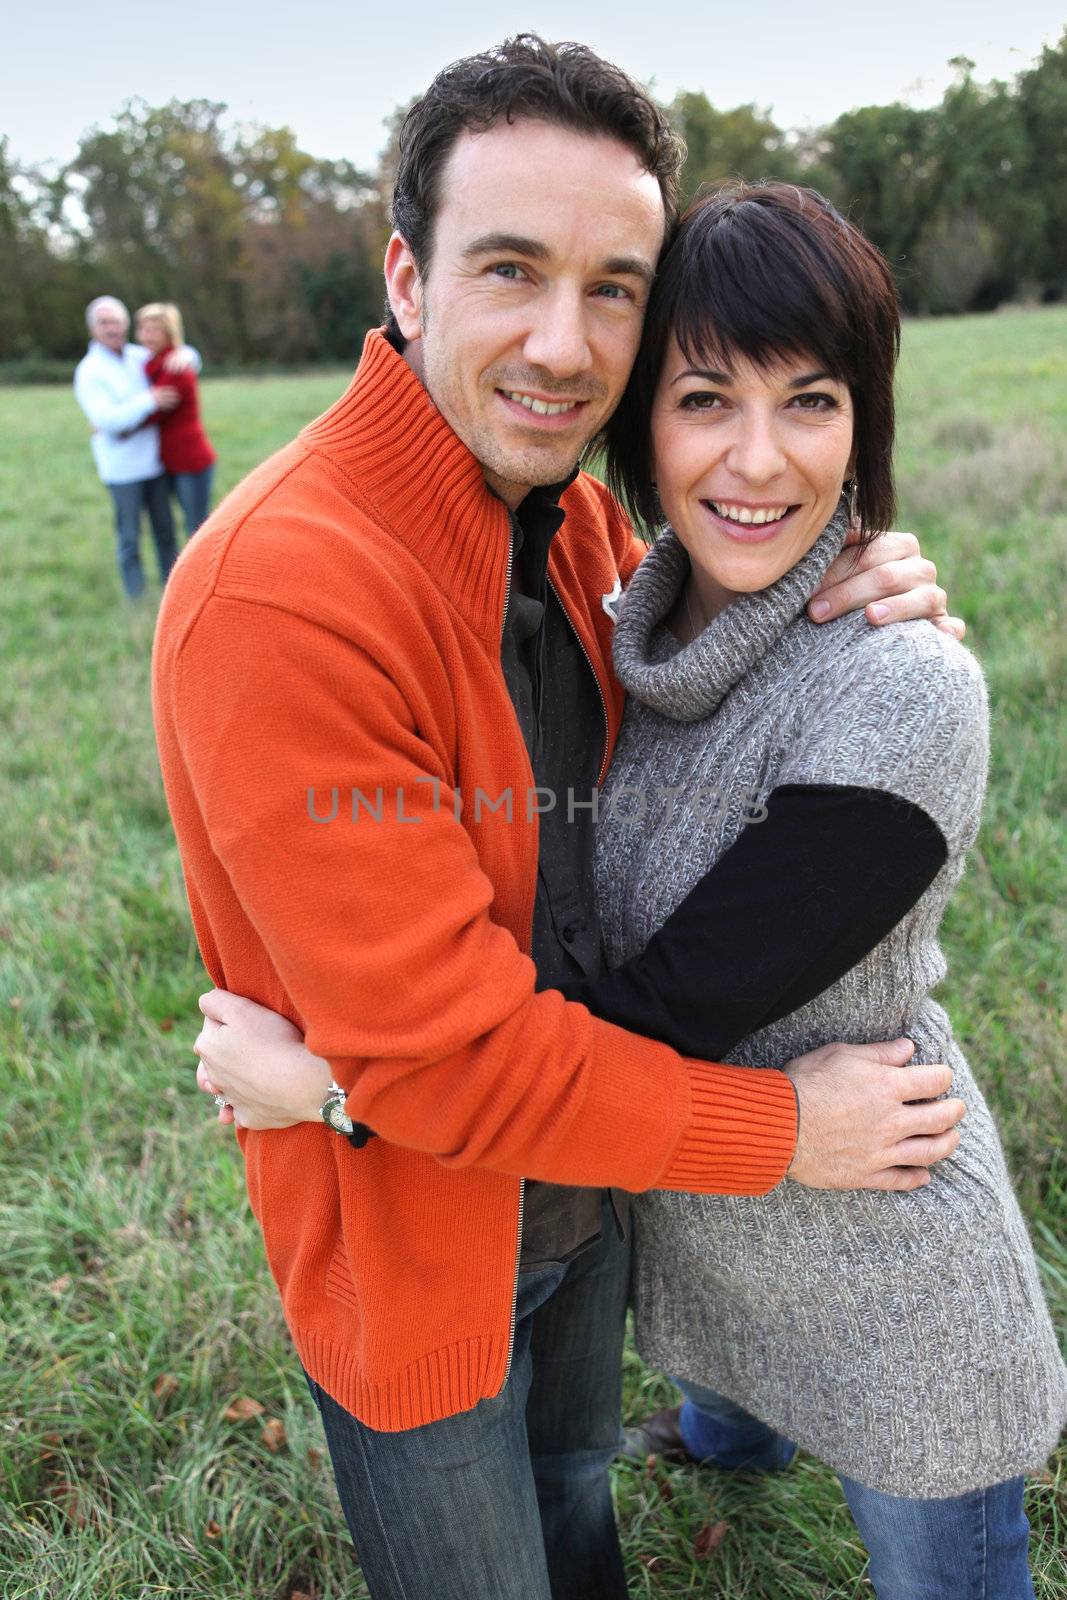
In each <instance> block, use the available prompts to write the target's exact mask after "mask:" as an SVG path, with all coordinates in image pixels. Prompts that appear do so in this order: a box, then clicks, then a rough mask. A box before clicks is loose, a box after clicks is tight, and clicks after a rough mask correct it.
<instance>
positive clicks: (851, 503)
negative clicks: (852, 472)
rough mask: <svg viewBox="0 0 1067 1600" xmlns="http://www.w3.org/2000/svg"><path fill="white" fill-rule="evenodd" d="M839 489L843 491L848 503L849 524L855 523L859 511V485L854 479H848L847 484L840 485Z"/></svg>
mask: <svg viewBox="0 0 1067 1600" xmlns="http://www.w3.org/2000/svg"><path fill="white" fill-rule="evenodd" d="M841 487H842V489H843V491H844V494H845V499H846V500H847V501H848V515H849V520H850V521H851V522H855V520H856V516H857V513H858V510H859V498H860V492H859V485H858V484H857V482H856V480H855V478H849V480H848V482H847V483H844V484H842V486H841Z"/></svg>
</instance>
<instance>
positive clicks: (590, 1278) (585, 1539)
mask: <svg viewBox="0 0 1067 1600" xmlns="http://www.w3.org/2000/svg"><path fill="white" fill-rule="evenodd" d="M602 1229H603V1231H602V1237H601V1239H600V1241H599V1243H598V1244H596V1245H592V1246H590V1247H589V1248H588V1249H587V1250H585V1251H583V1252H582V1253H581V1255H579V1256H577V1257H576V1258H575V1259H574V1260H573V1261H571V1262H570V1263H568V1264H567V1265H561V1264H559V1263H555V1264H552V1265H550V1266H546V1267H543V1268H540V1269H538V1270H536V1271H533V1272H528V1273H523V1274H521V1276H520V1278H519V1293H518V1305H517V1316H516V1324H515V1349H514V1355H513V1357H512V1363H511V1372H510V1375H509V1377H508V1380H507V1383H506V1384H505V1385H504V1388H503V1390H502V1391H501V1393H500V1394H498V1395H496V1396H494V1397H493V1398H492V1399H489V1400H482V1401H481V1402H480V1403H479V1404H478V1405H476V1406H475V1407H474V1409H473V1410H471V1411H465V1412H462V1413H461V1414H460V1415H458V1416H454V1417H447V1418H445V1419H444V1420H443V1421H441V1422H431V1423H427V1424H426V1425H425V1426H424V1427H421V1428H410V1429H408V1430H406V1431H405V1432H402V1433H379V1432H376V1431H375V1430H374V1429H373V1428H368V1427H366V1426H365V1425H364V1424H363V1423H361V1422H358V1421H357V1420H356V1418H355V1417H353V1416H352V1415H351V1414H350V1413H349V1412H347V1411H345V1410H344V1409H343V1408H342V1407H341V1406H339V1405H338V1404H337V1403H336V1401H334V1400H332V1399H331V1398H330V1397H329V1396H328V1395H327V1394H326V1393H325V1392H324V1391H323V1390H322V1389H320V1388H319V1386H318V1385H317V1384H315V1383H312V1384H311V1392H312V1394H313V1396H314V1398H315V1401H316V1403H317V1405H318V1408H319V1411H320V1413H321V1415H322V1421H323V1426H324V1428H325V1431H326V1442H327V1445H328V1446H329V1451H330V1458H331V1460H332V1462H333V1470H334V1476H335V1478H336V1480H337V1490H338V1494H339V1496H340V1499H341V1507H342V1509H343V1511H344V1514H345V1520H346V1521H347V1523H348V1527H349V1530H350V1532H351V1534H352V1538H353V1541H354V1543H355V1546H356V1551H357V1553H358V1556H359V1560H360V1564H361V1566H362V1568H363V1575H364V1577H365V1578H366V1580H367V1587H368V1589H369V1590H370V1593H371V1595H372V1596H373V1600H431V1597H432V1600H475V1597H477V1600H626V1592H627V1591H626V1579H625V1575H624V1572H623V1564H622V1554H621V1552H620V1549H619V1538H618V1531H617V1529H616V1526H615V1513H614V1509H613V1506H612V1501H611V1487H610V1483H609V1481H608V1466H609V1463H610V1462H611V1461H612V1459H613V1457H614V1456H615V1454H616V1452H617V1450H618V1448H619V1445H620V1443H621V1430H620V1423H619V1417H620V1406H621V1387H622V1341H623V1326H624V1320H625V1314H626V1299H627V1291H628V1286H629V1276H630V1257H629V1246H628V1245H627V1244H626V1243H625V1242H624V1241H623V1240H622V1239H620V1238H619V1235H618V1232H617V1230H616V1227H615V1222H614V1218H613V1216H612V1214H611V1212H610V1210H609V1209H607V1208H605V1213H604V1216H603V1222H602ZM427 1314H430V1308H428V1312H427Z"/></svg>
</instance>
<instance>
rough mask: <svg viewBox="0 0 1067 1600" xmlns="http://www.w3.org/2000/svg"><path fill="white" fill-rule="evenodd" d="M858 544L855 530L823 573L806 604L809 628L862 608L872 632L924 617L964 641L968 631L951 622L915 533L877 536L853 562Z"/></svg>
mask: <svg viewBox="0 0 1067 1600" xmlns="http://www.w3.org/2000/svg"><path fill="white" fill-rule="evenodd" d="M858 538H859V533H858V532H857V530H856V529H855V528H853V529H852V531H851V532H850V533H849V536H848V539H847V540H846V542H845V548H844V550H842V552H841V554H840V555H839V556H838V557H837V559H836V561H833V562H831V564H830V566H829V567H828V568H827V570H826V576H825V577H824V578H823V581H822V587H821V588H820V589H819V590H818V591H817V592H816V593H815V594H814V595H812V597H811V599H810V600H809V602H808V615H809V617H811V619H812V621H813V622H829V621H830V620H831V619H832V618H833V617H843V616H844V615H845V613H846V612H849V611H859V610H860V609H861V608H862V609H863V610H864V611H865V612H866V615H867V621H868V622H873V623H874V624H875V625H876V626H877V625H878V624H881V623H885V622H910V621H912V620H913V619H914V618H915V617H926V618H928V619H929V621H930V622H932V623H933V624H934V626H935V627H937V628H940V629H941V631H942V632H943V633H950V634H951V635H952V637H953V638H954V639H962V638H963V636H964V634H965V633H966V631H967V629H966V625H965V624H964V622H963V621H962V619H961V618H959V617H950V616H949V614H948V610H947V597H946V595H945V591H944V589H942V588H941V587H940V585H939V584H938V581H937V568H936V567H935V566H934V564H933V562H932V561H928V560H927V559H926V557H925V556H924V555H923V553H922V551H921V550H920V549H919V541H918V539H916V537H915V535H914V534H913V533H880V534H878V535H877V537H876V538H874V539H872V540H871V543H870V544H869V545H868V546H867V549H866V550H865V551H864V552H863V554H862V555H861V556H860V557H859V558H858V559H857V557H856V553H855V551H854V550H853V549H852V548H851V547H852V546H853V545H854V544H855V543H856V541H857V539H858Z"/></svg>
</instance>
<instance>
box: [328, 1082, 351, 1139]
mask: <svg viewBox="0 0 1067 1600" xmlns="http://www.w3.org/2000/svg"><path fill="white" fill-rule="evenodd" d="M347 1099H348V1095H347V1092H346V1091H345V1090H344V1089H342V1088H341V1085H340V1084H339V1083H331V1084H330V1087H329V1088H328V1089H327V1091H326V1098H325V1100H324V1101H323V1102H322V1105H321V1106H320V1107H319V1114H320V1116H321V1117H322V1120H323V1122H325V1123H326V1125H327V1127H329V1128H332V1129H333V1131H334V1133H343V1134H344V1135H345V1137H346V1138H347V1136H348V1135H349V1134H350V1133H351V1132H352V1130H353V1129H354V1128H355V1126H356V1125H355V1123H354V1122H353V1121H352V1118H351V1117H350V1116H349V1115H348V1112H347V1111H346V1110H345V1101H346V1100H347Z"/></svg>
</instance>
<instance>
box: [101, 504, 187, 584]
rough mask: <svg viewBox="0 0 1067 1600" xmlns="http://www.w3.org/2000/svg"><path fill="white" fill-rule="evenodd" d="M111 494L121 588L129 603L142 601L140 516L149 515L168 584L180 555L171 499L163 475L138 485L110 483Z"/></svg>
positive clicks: (158, 558)
mask: <svg viewBox="0 0 1067 1600" xmlns="http://www.w3.org/2000/svg"><path fill="white" fill-rule="evenodd" d="M107 487H108V490H109V491H110V494H111V499H112V503H113V504H114V507H115V539H116V543H117V546H118V559H119V575H120V577H121V578H122V587H123V588H124V589H125V591H126V595H127V597H128V598H129V599H130V600H139V599H140V597H141V595H143V594H144V570H143V568H142V566H141V513H142V511H147V512H148V520H149V522H150V524H151V527H152V538H153V539H154V540H155V545H156V558H157V560H158V561H159V576H160V579H161V580H162V582H163V583H166V581H167V577H168V575H169V573H170V569H171V567H172V566H173V565H174V562H175V560H176V559H177V555H178V547H177V545H176V543H175V540H174V521H173V518H172V517H171V513H170V496H169V494H168V493H167V479H166V476H165V474H164V473H160V475H159V477H158V478H144V479H141V480H139V481H138V482H137V483H109V484H108V486H107Z"/></svg>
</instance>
